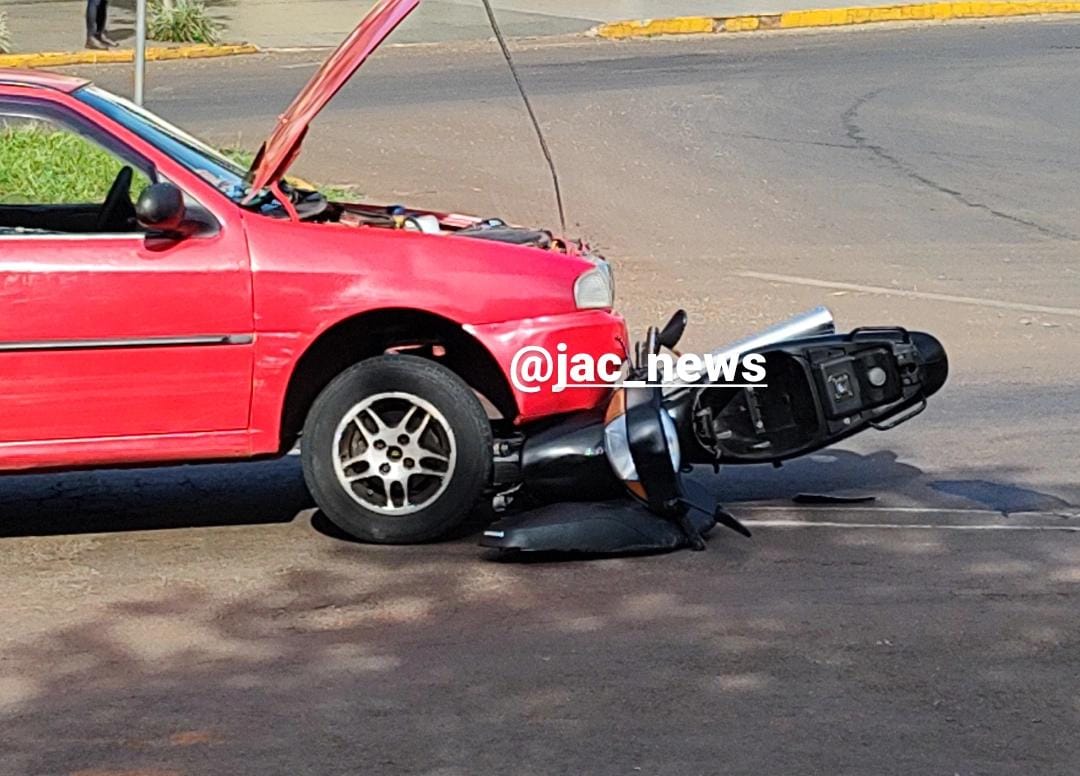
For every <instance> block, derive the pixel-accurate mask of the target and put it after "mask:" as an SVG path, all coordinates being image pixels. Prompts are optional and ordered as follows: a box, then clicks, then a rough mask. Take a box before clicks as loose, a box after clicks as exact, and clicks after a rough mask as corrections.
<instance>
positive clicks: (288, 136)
mask: <svg viewBox="0 0 1080 776" xmlns="http://www.w3.org/2000/svg"><path fill="white" fill-rule="evenodd" d="M418 5H420V0H379V2H378V3H376V4H375V6H374V7H372V9H371V10H370V11H369V12H368V14H367V16H365V17H364V19H363V20H362V21H361V22H360V24H359V25H357V27H356V29H355V30H353V31H352V33H351V34H350V35H349V37H348V38H346V39H345V40H344V41H343V42H342V44H341V45H340V46H338V48H337V50H336V51H334V53H333V54H331V55H330V56H329V57H328V58H327V59H326V61H325V62H323V64H322V66H321V67H320V68H319V70H318V72H316V73H315V75H314V77H313V78H312V79H311V80H310V81H309V82H308V84H307V86H305V87H304V88H303V89H302V90H301V91H300V93H299V94H298V95H296V99H294V100H293V102H292V105H290V106H289V108H288V110H286V111H285V112H284V113H283V114H281V117H280V118H279V119H278V123H277V126H276V127H275V128H274V132H273V134H271V135H270V138H269V139H268V140H267V141H266V142H265V143H264V144H263V146H262V148H261V149H260V150H259V153H258V154H257V155H256V157H255V161H254V162H253V163H252V165H251V178H252V186H251V188H252V191H253V192H258V191H260V190H262V189H263V188H265V187H266V186H268V185H272V184H274V183H276V182H277V181H279V180H281V179H282V178H283V177H284V176H285V173H286V172H287V171H288V169H289V167H290V166H291V165H292V163H293V162H294V161H295V160H296V157H297V156H299V155H300V146H301V144H302V143H303V142H304V136H305V135H306V134H307V130H308V126H310V124H311V122H312V121H314V119H315V117H316V116H317V115H319V111H321V110H322V109H323V107H324V106H325V105H326V103H328V102H329V101H330V100H332V99H333V97H334V95H335V94H337V93H338V92H339V91H341V87H343V86H344V85H345V84H346V82H347V81H348V80H349V79H350V78H352V76H353V74H354V73H355V72H356V70H357V69H358V68H359V67H360V66H361V65H362V64H364V61H365V60H366V59H367V58H368V57H369V56H370V55H371V52H373V51H374V50H375V49H376V48H378V47H379V44H380V43H382V42H383V41H384V40H386V38H387V36H388V35H390V33H392V32H393V31H394V30H395V29H396V28H397V26H398V25H399V24H401V22H402V21H403V20H404V19H405V17H406V16H408V15H409V14H410V13H412V12H413V11H414V10H415V9H416V6H418Z"/></svg>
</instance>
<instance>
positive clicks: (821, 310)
mask: <svg viewBox="0 0 1080 776" xmlns="http://www.w3.org/2000/svg"><path fill="white" fill-rule="evenodd" d="M835 333H836V321H835V320H833V314H832V312H831V311H830V310H829V308H828V307H815V308H814V309H813V310H809V311H807V312H805V313H801V314H800V315H796V316H795V317H794V318H789V319H788V320H786V321H782V322H781V323H777V324H774V325H772V326H770V327H769V328H767V329H765V330H764V331H759V332H757V333H756V334H751V335H750V336H749V337H744V338H743V339H741V340H738V341H736V342H733V343H731V344H730V345H725V346H724V347H721V348H717V349H716V350H714V351H712V352H711V353H710V354H709V355H710V357H711V358H714V359H716V360H719V361H726V360H727V359H737V358H740V357H741V356H743V355H746V354H749V353H753V352H754V351H756V350H760V349H762V348H767V347H769V346H771V345H778V344H780V343H781V342H786V341H788V340H794V339H801V338H803V337H817V336H823V335H827V334H835ZM704 374H705V370H704V367H703V368H702V371H701V372H700V373H698V376H697V378H695V379H696V380H700V379H701V378H702V376H703V375H704Z"/></svg>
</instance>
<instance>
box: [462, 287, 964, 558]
mask: <svg viewBox="0 0 1080 776" xmlns="http://www.w3.org/2000/svg"><path fill="white" fill-rule="evenodd" d="M686 325H687V316H686V313H685V312H683V311H679V312H678V313H676V314H675V316H674V317H673V318H672V319H671V321H670V322H669V323H668V324H667V325H666V326H664V327H663V328H662V329H660V330H657V329H650V330H649V332H648V335H647V336H646V338H645V340H644V341H643V342H641V343H639V344H638V346H637V354H636V358H634V359H633V360H632V364H631V367H630V373H629V374H628V375H627V379H626V380H624V381H623V383H622V384H621V385H619V386H617V387H616V388H614V389H613V391H612V396H611V399H610V400H609V401H608V402H607V405H606V406H601V407H599V408H597V409H596V410H593V411H590V412H587V413H580V414H575V415H572V416H569V417H566V418H564V419H562V420H559V421H557V422H555V423H553V424H552V425H550V426H549V427H547V428H544V429H541V430H539V431H537V432H534V433H531V434H530V435H529V436H527V437H525V436H520V435H519V436H517V437H515V438H510V439H503V440H499V441H498V442H496V466H495V472H496V489H497V491H498V492H497V495H496V497H495V505H496V507H497V508H498V509H502V510H504V511H505V512H506V513H507V514H505V515H504V516H503V517H502V518H501V519H500V520H498V521H497V522H495V523H493V524H492V525H491V526H490V527H489V528H488V529H487V530H485V531H484V533H483V536H482V537H481V541H480V544H481V545H482V546H484V547H490V548H497V549H498V550H501V551H503V554H508V555H512V554H521V553H581V554H585V555H616V554H628V553H633V554H637V553H648V552H664V551H671V550H676V549H680V548H684V547H689V548H693V549H698V550H700V549H704V547H705V542H704V537H705V535H706V534H707V533H708V532H709V531H710V530H711V529H712V528H713V527H714V526H715V525H716V524H717V523H719V524H721V525H724V526H726V527H728V528H731V529H733V530H735V531H737V532H739V533H741V534H743V535H744V536H749V535H750V531H749V530H747V529H746V527H745V526H743V525H742V524H741V523H740V522H739V521H738V520H737V519H735V518H734V517H733V516H732V515H731V514H730V513H729V512H727V511H726V510H725V509H724V508H723V507H722V506H720V505H719V504H718V503H717V500H716V498H715V497H714V496H713V495H712V493H711V492H710V490H708V489H707V488H705V487H703V486H702V485H700V484H699V483H697V482H694V481H691V480H689V479H687V478H686V477H685V476H684V475H685V474H687V473H689V472H690V471H691V470H692V467H693V465H695V464H707V465H711V466H712V467H713V469H714V471H715V472H717V473H719V472H720V467H721V466H722V465H729V464H760V463H773V464H779V463H781V462H783V461H785V460H789V459H791V458H796V457H798V456H802V455H806V454H807V453H811V452H813V451H815V450H819V449H821V448H822V447H825V446H827V445H830V444H833V443H836V442H839V441H840V440H842V439H846V438H847V437H850V436H852V435H854V434H858V433H859V432H861V431H865V430H866V429H869V428H874V429H878V430H888V429H891V428H895V427H896V426H898V425H900V424H901V423H903V422H905V421H907V420H910V419H911V418H913V417H914V416H916V415H918V414H919V413H920V412H921V411H922V410H923V409H924V408H925V407H926V400H927V398H928V397H929V396H931V395H933V394H934V393H936V392H937V391H938V390H939V389H940V388H941V387H942V385H944V383H945V380H946V378H947V376H948V371H949V366H948V358H947V356H946V354H945V350H944V348H943V347H942V345H941V343H940V342H939V341H938V340H937V339H936V338H935V337H933V336H931V335H930V334H926V333H923V332H909V331H907V330H905V329H903V328H900V327H895V326H893V327H870V328H866V327H864V328H858V329H855V330H853V331H851V332H848V333H846V334H838V333H837V332H836V327H835V324H834V322H833V317H832V314H831V313H830V312H829V311H828V310H827V309H825V308H817V309H815V310H812V311H810V312H808V313H805V314H803V315H800V316H797V317H795V318H793V319H791V320H789V321H787V322H784V323H782V324H779V325H777V326H774V327H772V328H770V329H768V330H766V331H763V332H761V333H759V334H756V335H754V336H752V337H749V338H747V339H744V340H741V341H739V342H736V343H734V344H732V345H730V346H728V347H726V348H721V349H718V350H717V351H714V353H713V355H714V356H716V357H719V358H738V357H740V356H742V355H744V354H748V353H756V354H760V355H761V356H763V357H764V359H765V365H766V367H765V368H766V372H767V374H768V377H769V379H768V383H767V385H764V386H746V385H743V386H729V385H727V384H724V383H719V382H717V383H710V382H709V381H708V378H707V376H705V375H702V376H701V377H699V379H698V380H696V381H695V382H692V383H690V384H686V385H680V386H678V387H676V388H673V389H672V388H665V387H663V386H661V385H657V384H645V383H644V377H645V374H646V362H647V360H648V357H649V355H650V354H652V355H656V354H659V353H660V352H661V351H662V350H664V349H667V350H674V348H675V347H676V346H677V345H678V343H679V340H680V339H681V337H682V334H683V332H684V331H685V329H686Z"/></svg>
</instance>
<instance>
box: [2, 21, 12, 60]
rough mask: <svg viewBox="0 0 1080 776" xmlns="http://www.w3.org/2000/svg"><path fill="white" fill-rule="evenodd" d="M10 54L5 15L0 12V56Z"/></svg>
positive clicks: (9, 35)
mask: <svg viewBox="0 0 1080 776" xmlns="http://www.w3.org/2000/svg"><path fill="white" fill-rule="evenodd" d="M10 53H11V31H10V30H9V29H8V21H7V14H6V13H4V12H3V11H0V54H10Z"/></svg>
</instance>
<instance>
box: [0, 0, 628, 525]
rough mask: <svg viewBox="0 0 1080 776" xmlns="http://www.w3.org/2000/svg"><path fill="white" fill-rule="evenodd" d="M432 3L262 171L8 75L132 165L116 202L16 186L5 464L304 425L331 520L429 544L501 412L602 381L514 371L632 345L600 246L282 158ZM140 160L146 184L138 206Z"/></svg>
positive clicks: (597, 396) (280, 431) (232, 440)
mask: <svg viewBox="0 0 1080 776" xmlns="http://www.w3.org/2000/svg"><path fill="white" fill-rule="evenodd" d="M417 3H418V0H404V2H403V1H402V0H388V1H386V0H384V2H381V3H380V4H379V5H377V6H376V8H375V9H373V10H372V12H371V13H370V14H369V15H368V17H367V18H366V19H365V20H364V21H363V22H362V23H361V24H360V26H359V27H358V28H357V29H356V31H355V32H354V33H353V34H352V35H351V36H350V37H349V38H348V39H347V40H346V41H345V42H344V43H343V44H342V46H341V47H340V48H339V49H338V51H337V52H335V53H334V54H333V55H332V56H331V57H330V58H329V59H328V61H327V62H326V64H325V65H324V66H323V67H322V68H321V69H320V70H319V72H318V73H317V74H316V75H315V77H314V78H313V79H312V81H311V82H310V83H309V84H308V86H307V87H306V88H305V89H304V90H303V91H302V92H301V93H300V94H299V95H298V97H297V98H296V100H295V101H294V103H293V104H292V106H291V107H290V108H289V109H288V111H287V112H286V113H285V114H284V115H283V116H282V118H281V120H280V122H279V124H278V125H277V127H276V128H275V130H274V132H273V134H272V135H271V137H270V138H269V139H268V140H267V141H266V143H265V144H264V145H263V147H262V149H261V151H260V153H259V154H258V157H257V159H256V161H255V163H254V164H253V166H252V168H251V169H250V170H246V169H243V168H241V167H239V166H237V165H236V164H235V163H233V162H232V161H230V160H229V159H227V158H225V157H223V156H222V155H221V154H220V153H218V152H217V151H215V150H213V149H211V148H209V147H207V146H206V145H204V144H202V143H201V142H199V141H197V140H195V139H194V138H192V137H190V136H189V135H188V134H186V133H184V132H183V131H181V130H179V129H177V128H176V127H174V126H171V125H170V124H168V123H166V122H165V121H163V120H161V119H160V118H158V117H156V116H154V115H152V114H151V113H149V112H147V111H144V110H142V109H140V108H138V107H136V106H134V105H133V104H131V103H129V102H127V101H126V100H123V99H121V98H119V97H116V96H114V95H112V94H109V93H107V92H105V91H103V90H101V89H99V88H97V87H95V86H93V85H92V84H90V83H88V82H86V81H84V80H81V79H78V78H73V77H70V76H65V75H55V74H47V73H40V72H20V71H13V70H0V129H3V128H4V127H5V126H7V127H10V126H12V125H16V126H17V125H19V124H20V123H25V122H31V123H32V124H33V125H34V126H41V125H45V126H47V127H48V128H49V129H50V130H55V131H58V132H62V133H70V134H72V135H76V136H79V137H81V138H84V139H88V140H90V141H92V142H93V143H95V144H96V145H97V146H100V147H101V148H103V149H105V150H106V151H108V152H109V154H111V155H112V156H114V157H115V158H116V159H117V160H119V162H120V171H119V174H118V175H117V177H116V181H115V183H114V184H113V186H112V188H111V190H110V191H109V192H108V195H107V197H105V198H104V201H102V202H94V203H88V204H76V205H70V204H61V205H46V204H41V203H34V202H32V203H28V204H18V205H10V204H2V203H3V202H4V200H2V199H0V281H2V288H3V291H2V295H3V301H2V304H0V331H2V332H3V333H2V335H0V363H2V364H3V368H2V369H0V395H2V396H3V397H4V401H3V404H2V409H0V469H2V470H46V469H67V468H74V467H95V466H105V465H114V464H124V465H130V464H161V463H167V462H177V461H208V460H222V459H241V458H255V457H262V456H278V455H282V454H285V453H286V452H287V451H289V450H290V449H291V448H293V447H294V445H295V444H296V442H297V440H298V438H299V437H300V435H301V433H302V434H303V438H304V444H303V445H302V448H303V465H304V473H305V475H306V478H307V481H308V483H309V486H310V488H311V490H312V492H313V494H314V496H315V498H316V501H317V502H318V504H319V505H320V506H321V507H322V509H323V510H324V512H325V513H326V514H327V515H328V516H330V517H331V519H333V520H334V521H335V522H336V523H337V524H338V525H340V526H342V527H343V528H345V529H346V530H348V531H349V532H351V533H352V534H354V535H356V536H358V537H361V538H363V539H367V540H372V541H387V542H404V541H419V540H425V539H430V538H434V537H437V536H440V535H443V534H445V533H446V532H447V531H449V530H451V529H452V528H453V527H454V526H455V525H456V524H457V523H458V522H460V521H461V520H462V518H463V517H464V516H465V515H467V514H468V511H469V507H470V506H471V505H472V504H473V503H474V502H475V501H476V500H477V498H478V496H479V495H480V493H481V492H482V490H483V489H484V488H485V487H487V486H488V485H489V484H490V481H491V472H492V466H493V463H492V446H493V435H492V424H491V422H490V418H491V417H501V418H503V419H505V421H506V423H507V425H508V426H509V425H510V424H511V423H513V424H519V425H520V424H523V423H526V422H528V421H532V420H536V419H539V418H545V417H548V416H551V415H556V414H562V413H568V412H573V411H575V410H581V409H583V408H588V407H592V406H594V405H596V404H598V403H599V402H600V401H601V400H602V399H603V398H604V397H605V396H607V395H608V393H609V392H608V391H605V390H604V389H602V388H596V389H592V390H573V391H565V392H562V393H553V392H550V391H544V392H536V393H524V392H521V391H519V390H517V389H515V388H514V386H513V385H512V384H511V381H510V380H508V378H507V372H508V368H509V365H510V362H511V360H512V358H513V356H514V353H515V352H516V351H517V350H518V349H519V348H520V347H521V346H522V345H524V344H535V345H544V346H548V347H550V348H551V350H552V352H554V350H555V346H556V344H557V343H565V344H567V345H568V347H569V348H570V349H571V350H572V351H574V352H580V353H587V354H592V355H594V356H596V357H599V356H601V355H603V354H605V353H615V354H618V355H619V357H620V359H621V357H622V354H623V353H624V344H622V343H625V341H626V331H625V326H624V323H623V320H622V318H620V317H619V316H618V315H616V314H615V313H613V312H612V311H611V306H612V297H613V291H612V281H611V273H610V270H609V268H608V266H607V264H606V263H605V262H604V261H603V260H602V259H600V258H599V257H598V256H595V255H593V254H592V253H590V252H589V250H588V249H587V248H586V247H584V246H583V245H581V244H580V243H574V242H570V241H565V240H562V239H557V238H553V237H552V236H551V235H550V234H549V233H547V232H540V231H532V230H523V229H517V228H511V227H508V226H506V225H505V224H502V223H501V222H499V221H497V220H487V221H482V220H479V219H475V218H470V217H464V216H460V215H451V214H442V213H428V212H417V211H411V210H405V209H402V208H386V207H377V206H363V205H355V206H354V205H342V204H338V203H334V202H328V201H327V199H326V198H325V197H324V196H323V195H321V194H319V193H318V192H315V191H308V190H303V189H300V188H298V187H295V186H291V185H290V184H289V183H288V182H286V181H285V179H284V176H285V174H286V171H287V170H288V168H289V166H290V163H291V162H292V161H293V160H294V159H295V158H296V156H297V154H298V153H299V150H300V144H301V141H302V139H303V136H304V134H305V132H306V130H307V127H308V124H309V123H310V122H311V120H312V119H313V118H314V117H315V116H316V114H317V113H318V112H319V111H320V109H321V108H322V107H323V106H324V105H325V104H326V103H327V101H329V100H330V99H331V97H332V96H333V95H334V94H335V93H336V92H337V91H338V90H339V89H340V88H341V87H342V86H343V85H344V83H345V82H346V81H347V80H348V78H349V77H350V76H351V75H352V73H353V72H354V71H355V70H356V69H357V68H358V67H359V66H360V65H361V64H362V63H363V61H364V60H365V59H366V58H367V57H368V55H369V54H370V53H371V52H372V51H373V50H374V49H375V48H376V47H377V46H378V45H379V43H380V42H381V41H382V40H383V39H384V38H385V37H386V36H387V35H389V33H390V32H391V31H392V30H393V29H394V27H396V26H397V24H398V23H399V22H400V21H401V20H402V19H403V18H404V17H405V16H406V15H407V14H408V13H409V12H410V11H412V9H413V8H414V7H415V6H416V5H417ZM133 176H141V178H145V179H146V180H147V181H149V182H150V184H151V185H150V186H148V188H147V189H146V190H145V191H144V192H143V193H142V196H141V197H139V198H138V203H137V206H136V204H135V203H133V202H132V197H131V194H130V191H131V186H132V179H133Z"/></svg>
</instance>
